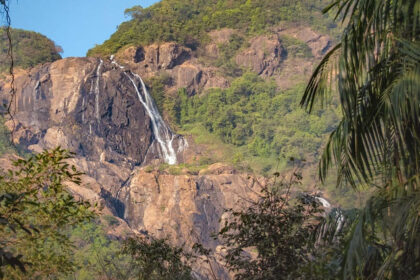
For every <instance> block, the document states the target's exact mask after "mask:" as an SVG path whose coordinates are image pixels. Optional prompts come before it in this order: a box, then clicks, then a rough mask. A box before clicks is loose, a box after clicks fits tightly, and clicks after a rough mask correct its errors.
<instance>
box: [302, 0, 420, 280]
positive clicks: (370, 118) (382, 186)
mask: <svg viewBox="0 0 420 280" xmlns="http://www.w3.org/2000/svg"><path fill="white" fill-rule="evenodd" d="M419 7H420V6H419V2H418V1H416V0H407V1H402V0H398V1H390V0H360V1H359V0H358V1H356V0H353V1H334V2H333V3H332V4H331V5H330V6H329V7H328V9H332V8H336V9H337V11H338V12H337V16H343V17H344V21H343V22H345V24H346V28H345V29H344V34H343V36H342V39H341V42H340V43H339V44H338V45H337V46H336V47H335V48H333V49H332V50H331V51H330V52H329V53H328V54H327V55H326V56H325V58H324V59H323V61H322V62H321V63H320V65H319V66H318V68H317V69H316V70H315V72H314V74H313V76H312V78H311V80H310V82H309V85H308V87H307V89H306V92H305V95H304V97H303V99H302V104H303V105H304V106H305V107H306V108H307V109H309V111H313V110H314V106H315V102H316V101H320V102H322V101H325V97H326V96H327V95H328V93H329V92H331V91H333V92H338V94H339V95H340V100H341V109H342V111H343V116H342V119H341V122H340V124H339V125H338V127H337V128H336V129H335V130H334V131H333V133H332V134H331V137H330V140H329V142H328V144H327V146H326V149H325V151H324V154H323V156H322V160H321V163H320V177H321V179H324V180H325V178H326V176H327V172H328V170H329V169H330V167H331V166H333V165H338V167H339V168H338V176H337V183H338V184H339V185H340V184H341V185H342V184H350V185H351V186H353V187H354V188H357V187H359V186H368V187H371V188H374V189H375V192H374V193H373V195H372V196H371V198H370V199H369V200H368V201H367V203H366V205H365V207H364V208H362V209H360V210H358V213H357V218H356V220H355V222H354V224H353V225H352V230H351V232H350V233H349V238H348V240H347V242H346V246H345V248H346V250H345V252H344V253H345V258H344V262H343V263H342V268H343V274H342V277H343V279H418V277H419V276H420V254H419V252H420V219H419V217H420V216H419V213H420V190H419V186H420V165H419V162H420V134H419V132H420V118H419V116H420V98H419V97H420V96H419V93H420V59H419V57H420V44H419V37H420V25H419V21H420V10H419Z"/></svg>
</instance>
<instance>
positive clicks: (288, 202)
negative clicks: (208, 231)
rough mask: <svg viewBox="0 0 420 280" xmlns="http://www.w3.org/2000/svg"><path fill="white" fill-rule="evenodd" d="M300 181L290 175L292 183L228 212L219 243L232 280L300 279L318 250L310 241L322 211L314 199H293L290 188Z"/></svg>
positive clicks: (276, 186) (271, 187)
mask: <svg viewBox="0 0 420 280" xmlns="http://www.w3.org/2000/svg"><path fill="white" fill-rule="evenodd" d="M300 181H301V175H300V174H298V173H297V172H294V173H293V174H292V175H290V178H287V179H286V178H283V179H282V180H281V181H280V182H278V183H274V184H273V185H268V186H265V187H263V188H262V191H261V195H260V196H259V197H258V199H257V200H255V201H248V204H249V205H248V207H246V209H245V210H239V211H238V210H233V209H228V210H227V212H226V213H227V214H228V216H229V218H228V219H227V220H226V221H225V224H224V226H223V227H222V228H221V229H220V231H219V233H218V237H219V240H221V242H222V244H223V246H224V247H225V249H226V254H225V255H224V260H225V261H226V264H227V266H228V268H229V269H230V270H232V271H234V272H235V273H236V275H235V278H236V279H253V280H255V279H266V280H270V279H273V280H274V279H276V280H278V279H297V278H298V277H304V274H303V273H304V272H305V271H306V270H308V269H309V266H311V263H312V262H313V260H314V252H315V251H317V250H320V249H319V248H315V247H314V242H313V240H314V237H315V236H316V233H317V231H318V225H319V224H320V221H321V219H322V215H320V214H321V212H322V210H321V209H320V207H319V205H318V204H319V203H317V201H316V200H315V199H311V200H308V199H307V198H306V197H305V196H296V197H294V198H293V197H291V188H293V187H295V186H296V185H298V184H300ZM309 270H310V269H309ZM313 276H314V275H313V274H312V275H311V276H310V277H312V279H316V277H315V278H313ZM323 276H325V275H323ZM302 279H305V278H302ZM323 279H328V278H325V277H323Z"/></svg>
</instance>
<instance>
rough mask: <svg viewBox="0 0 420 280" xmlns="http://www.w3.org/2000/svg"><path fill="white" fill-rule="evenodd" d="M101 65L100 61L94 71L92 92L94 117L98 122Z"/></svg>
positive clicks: (101, 61) (99, 117)
mask: <svg viewBox="0 0 420 280" xmlns="http://www.w3.org/2000/svg"><path fill="white" fill-rule="evenodd" d="M103 63H104V62H103V60H102V59H101V60H100V62H99V65H98V68H97V69H96V81H95V91H94V93H95V116H96V119H97V120H98V122H99V120H100V119H101V116H100V114H99V79H100V76H101V68H102V65H103Z"/></svg>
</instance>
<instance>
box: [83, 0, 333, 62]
mask: <svg viewBox="0 0 420 280" xmlns="http://www.w3.org/2000/svg"><path fill="white" fill-rule="evenodd" d="M327 3H329V1H327V0H320V1H309V0H301V1H296V0H282V1H272V0H237V1H219V0H163V1H160V2H158V3H156V4H154V5H152V6H151V7H149V8H146V9H143V8H142V7H140V6H136V7H133V8H131V9H127V10H126V14H127V15H129V16H131V17H132V20H130V21H128V22H124V23H122V24H121V25H120V26H119V27H118V30H117V32H115V33H114V34H113V35H112V36H111V38H110V39H109V40H107V41H106V42H105V43H104V44H102V45H98V46H96V47H95V48H93V49H91V50H89V52H88V55H89V56H96V55H100V56H106V55H110V54H112V53H116V52H117V51H118V50H119V49H121V48H123V47H125V46H128V45H148V44H151V43H154V42H168V41H175V42H178V43H181V44H183V45H185V46H188V47H191V48H192V49H195V48H197V47H198V46H200V45H202V43H203V42H206V41H207V40H208V37H207V32H209V31H211V30H215V29H220V28H224V27H229V28H234V29H239V30H241V32H242V33H243V34H244V35H248V34H257V33H262V32H265V31H266V30H267V28H269V27H271V26H273V25H277V24H280V23H281V22H289V23H290V22H298V23H305V24H308V25H311V26H313V27H314V28H315V29H317V30H319V31H323V32H326V31H327V30H328V29H329V28H332V27H334V26H335V25H334V24H333V22H332V21H331V20H330V19H329V16H328V15H324V16H323V15H322V13H321V9H322V8H323V7H324V6H325V5H326V4H327Z"/></svg>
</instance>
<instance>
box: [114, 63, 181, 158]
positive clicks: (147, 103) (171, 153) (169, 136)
mask: <svg viewBox="0 0 420 280" xmlns="http://www.w3.org/2000/svg"><path fill="white" fill-rule="evenodd" d="M110 60H111V63H112V64H114V65H116V66H117V67H118V68H120V69H124V67H123V66H121V65H119V64H118V63H117V62H116V61H115V60H114V56H113V55H112V56H111V57H110ZM123 73H124V75H125V76H126V77H127V78H128V79H129V80H130V81H131V83H132V84H133V86H134V89H135V90H136V93H137V96H138V98H139V101H140V103H141V104H142V105H143V107H144V108H145V109H146V113H147V115H148V116H149V118H150V120H151V122H152V129H153V134H154V136H155V138H156V140H157V142H158V144H159V147H160V151H159V153H160V154H161V156H162V157H163V159H164V160H165V162H166V163H168V164H171V165H173V164H176V163H177V156H176V155H177V153H176V152H175V150H174V147H173V141H174V139H175V136H176V135H175V134H174V133H173V132H172V130H171V129H170V128H169V126H167V125H166V123H165V122H164V120H163V118H162V116H161V115H160V113H159V110H158V109H157V107H156V104H155V102H154V101H153V98H152V96H151V95H150V93H149V91H148V90H147V87H146V85H145V83H144V81H143V79H142V78H141V77H140V76H139V75H137V74H135V73H133V72H131V71H124V72H123ZM136 80H137V81H138V82H140V84H141V90H140V89H139V87H138V83H137V82H136ZM142 92H143V95H142ZM143 96H144V97H143ZM186 147H188V142H187V141H186V139H184V138H183V137H180V139H179V141H178V153H179V152H182V151H183V150H184V149H185V148H186Z"/></svg>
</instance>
